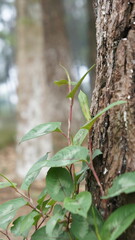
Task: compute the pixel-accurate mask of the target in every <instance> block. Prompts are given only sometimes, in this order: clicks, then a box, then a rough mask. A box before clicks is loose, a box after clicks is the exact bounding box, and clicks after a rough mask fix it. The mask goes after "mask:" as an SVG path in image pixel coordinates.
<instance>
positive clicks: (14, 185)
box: [0, 173, 17, 188]
mask: <svg viewBox="0 0 135 240" xmlns="http://www.w3.org/2000/svg"><path fill="white" fill-rule="evenodd" d="M0 176H1V177H3V178H4V179H6V180H7V181H8V183H4V184H5V186H6V184H10V185H9V186H10V187H13V188H14V187H16V185H17V184H16V183H13V182H11V181H10V180H9V179H8V178H7V177H6V176H5V175H3V174H2V173H0ZM2 185H3V183H1V188H3V187H2ZM3 186H4V185H3Z"/></svg>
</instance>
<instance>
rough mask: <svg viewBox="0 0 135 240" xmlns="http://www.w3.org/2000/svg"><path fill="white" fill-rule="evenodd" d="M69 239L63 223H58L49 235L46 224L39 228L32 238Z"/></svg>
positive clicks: (36, 239) (47, 239) (38, 239)
mask: <svg viewBox="0 0 135 240" xmlns="http://www.w3.org/2000/svg"><path fill="white" fill-rule="evenodd" d="M44 239H45V240H69V239H71V238H69V235H68V233H67V232H64V230H63V228H62V226H61V225H56V226H55V229H54V231H53V234H52V235H51V236H48V234H47V233H46V226H44V227H42V228H40V229H39V230H37V231H36V232H35V233H34V234H33V235H32V238H31V240H44Z"/></svg>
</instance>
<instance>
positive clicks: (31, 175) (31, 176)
mask: <svg viewBox="0 0 135 240" xmlns="http://www.w3.org/2000/svg"><path fill="white" fill-rule="evenodd" d="M47 157H48V153H47V154H46V155H45V156H43V157H42V158H40V159H39V161H37V162H36V163H34V165H33V166H32V167H31V168H30V170H29V171H28V173H27V175H26V177H25V178H24V181H23V183H22V186H21V189H23V190H28V188H29V186H30V185H31V184H32V183H33V182H34V180H35V179H36V177H37V176H38V174H39V173H40V171H41V169H42V168H43V167H45V164H46V160H47Z"/></svg>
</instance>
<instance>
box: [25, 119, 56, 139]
mask: <svg viewBox="0 0 135 240" xmlns="http://www.w3.org/2000/svg"><path fill="white" fill-rule="evenodd" d="M60 127H61V123H60V122H49V123H43V124H40V125H38V126H36V127H34V128H33V129H31V130H30V131H29V132H28V133H26V134H25V135H24V136H23V138H22V140H21V141H20V143H21V142H24V141H27V140H30V139H33V138H37V137H40V136H43V135H46V134H48V133H52V132H60V131H61V129H60Z"/></svg>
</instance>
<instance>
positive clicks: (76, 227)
mask: <svg viewBox="0 0 135 240" xmlns="http://www.w3.org/2000/svg"><path fill="white" fill-rule="evenodd" d="M94 211H95V218H96V225H97V228H98V229H99V230H100V228H101V227H102V225H103V220H102V218H101V216H100V214H99V213H98V211H97V210H95V209H94ZM95 218H93V214H92V208H90V210H89V212H88V216H87V218H84V217H82V216H80V215H77V214H76V215H74V214H73V215H72V224H71V232H72V233H73V235H74V236H75V237H76V238H77V239H78V240H84V239H85V240H99V238H98V237H97V233H96V229H95ZM104 240H106V238H104Z"/></svg>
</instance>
